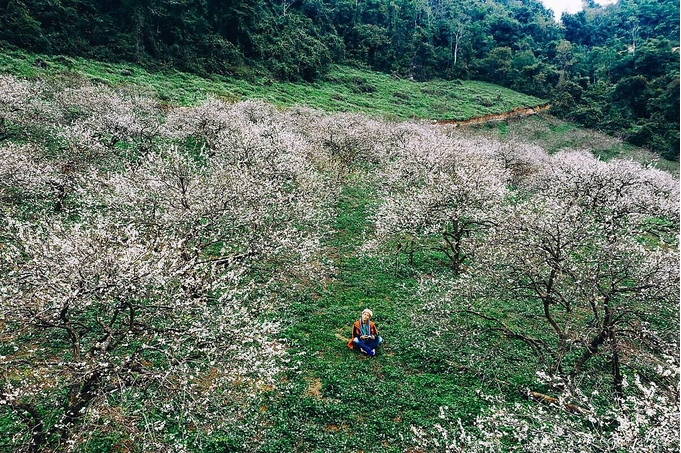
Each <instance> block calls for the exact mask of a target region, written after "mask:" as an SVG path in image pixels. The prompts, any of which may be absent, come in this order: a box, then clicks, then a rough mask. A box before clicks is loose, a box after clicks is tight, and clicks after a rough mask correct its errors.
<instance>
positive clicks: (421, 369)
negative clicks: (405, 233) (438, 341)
mask: <svg viewBox="0 0 681 453" xmlns="http://www.w3.org/2000/svg"><path fill="white" fill-rule="evenodd" d="M373 199H374V194H373V190H372V188H371V187H370V186H368V185H366V184H365V183H364V182H363V181H362V180H361V179H360V178H355V179H352V180H350V181H349V183H348V184H347V185H346V186H345V187H344V189H343V193H342V194H341V197H340V200H339V203H338V205H337V217H336V219H335V225H334V227H335V234H334V235H333V237H331V238H329V241H328V244H327V245H328V247H329V248H330V250H332V251H333V252H332V253H331V254H332V255H335V256H336V264H337V266H338V271H337V275H336V281H335V282H334V283H333V284H331V285H330V286H328V287H325V288H320V289H319V290H318V291H317V292H312V293H310V294H307V295H305V296H302V297H301V298H300V299H299V300H296V301H292V303H291V305H290V306H289V307H288V308H287V313H286V315H285V319H288V320H289V323H288V327H287V329H286V330H285V336H286V338H287V339H288V340H289V342H290V346H291V348H290V351H289V353H290V355H291V356H292V357H296V358H297V360H298V361H299V363H298V368H297V369H296V370H295V371H293V372H291V373H289V375H288V376H286V378H285V379H284V380H283V382H282V383H281V384H280V385H281V388H280V390H281V391H279V392H276V393H275V392H273V393H270V394H268V395H265V396H264V397H263V400H262V402H261V404H262V408H263V410H264V412H265V417H266V420H267V422H266V423H265V425H266V428H265V429H264V431H263V433H262V439H263V440H264V444H263V446H262V449H261V451H266V452H281V451H301V452H346V451H347V452H350V451H353V452H354V451H364V452H365V453H369V452H395V453H397V452H403V451H406V449H408V448H409V447H410V442H409V440H408V437H409V435H410V434H411V426H412V425H413V426H426V427H430V426H433V425H434V424H436V423H438V422H441V420H440V419H439V408H440V406H447V407H448V408H449V410H450V411H451V414H453V415H455V417H460V418H461V419H462V420H464V422H466V423H472V421H473V420H474V418H475V416H476V415H477V414H478V413H479V410H480V408H481V407H483V406H484V405H485V404H486V402H485V401H484V400H483V399H482V398H481V397H480V395H479V394H478V393H477V392H478V391H479V390H480V389H483V390H484V389H485V388H488V387H487V385H488V384H489V383H485V382H482V381H481V379H480V377H479V376H478V375H477V374H476V373H474V372H472V371H468V370H463V371H461V370H459V371H457V372H454V371H453V370H446V369H442V368H440V367H438V365H437V364H435V363H430V362H429V358H428V357H423V356H421V355H420V353H418V352H417V351H416V350H415V348H413V347H412V345H411V344H410V343H409V342H408V341H409V340H408V338H409V337H410V336H409V332H410V330H411V329H412V322H413V321H414V320H413V318H412V314H413V313H414V312H416V311H418V307H419V300H418V298H417V297H416V296H415V295H414V293H413V289H414V288H415V287H416V285H417V283H418V282H417V279H416V278H415V277H412V276H409V275H405V274H404V273H396V272H395V269H394V268H393V267H389V268H386V267H385V266H384V265H383V264H382V263H380V262H378V261H377V260H375V259H372V258H369V257H362V256H360V255H359V254H358V253H357V250H356V246H357V245H359V244H361V242H362V239H361V238H362V237H363V235H364V234H365V233H367V232H368V231H369V230H370V228H371V226H370V225H369V223H368V221H367V215H368V214H369V213H370V212H372V210H373V208H374V206H373V202H372V200H373ZM421 262H422V263H423V262H426V261H421ZM365 307H371V308H372V309H373V311H374V320H375V321H376V324H377V326H378V328H379V332H380V334H381V336H382V337H383V338H384V340H385V342H384V344H383V345H382V346H381V347H380V348H379V352H378V354H377V356H376V357H374V358H368V357H366V356H364V355H362V354H360V353H358V352H357V351H352V350H350V349H349V348H348V347H347V345H346V341H347V339H348V338H349V337H350V335H351V330H352V323H353V322H354V321H355V320H356V319H357V318H358V317H359V315H360V313H361V311H362V309H363V308H365ZM462 354H463V355H465V352H462ZM454 358H456V356H455V357H454ZM514 371H515V370H511V371H510V372H514ZM490 382H491V381H490Z"/></svg>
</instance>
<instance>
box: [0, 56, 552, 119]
mask: <svg viewBox="0 0 681 453" xmlns="http://www.w3.org/2000/svg"><path fill="white" fill-rule="evenodd" d="M5 72H9V73H12V74H16V75H20V76H24V77H38V76H39V77H61V78H67V79H68V78H83V79H87V80H92V81H95V82H101V83H106V84H109V85H111V86H125V85H132V86H136V87H143V88H144V89H145V90H146V91H148V93H147V94H148V95H150V96H152V97H154V98H158V99H161V100H163V101H166V102H169V103H173V104H180V105H191V104H195V103H196V102H199V101H201V100H203V99H205V98H206V96H209V95H212V96H216V97H218V98H222V99H228V100H234V101H237V100H244V99H263V100H266V101H268V102H271V103H273V104H275V105H278V106H282V107H288V106H293V105H305V106H309V107H313V108H319V109H323V110H327V111H334V112H361V113H366V114H370V115H377V116H384V117H387V118H394V119H407V118H420V119H432V120H446V119H451V120H463V119H467V118H471V117H476V116H482V115H486V114H491V113H502V112H506V111H509V110H512V109H514V108H519V107H534V106H537V105H541V104H544V103H545V101H544V100H542V99H539V98H536V97H533V96H528V95H524V94H521V93H518V92H515V91H512V90H509V89H506V88H502V87H499V86H497V85H492V84H489V83H484V82H475V81H462V82H460V81H450V82H445V81H434V82H422V83H416V82H412V81H409V80H397V79H393V78H391V77H390V76H388V75H385V74H379V73H374V72H369V71H362V70H359V69H352V68H348V67H341V66H338V67H335V68H334V70H333V71H332V73H331V75H330V76H329V77H328V78H327V80H326V81H322V82H318V83H313V84H309V83H273V82H272V81H271V80H269V79H262V80H259V81H255V82H248V81H245V80H237V79H233V78H229V77H222V76H215V77H213V78H212V79H205V78H201V77H199V76H196V75H193V74H187V73H181V72H177V71H171V72H166V73H149V72H147V71H146V70H145V69H143V68H141V67H139V66H135V65H132V64H110V63H101V62H96V61H91V60H85V59H80V58H67V57H61V56H57V57H51V56H46V55H34V54H26V53H20V52H4V53H2V54H0V73H5Z"/></svg>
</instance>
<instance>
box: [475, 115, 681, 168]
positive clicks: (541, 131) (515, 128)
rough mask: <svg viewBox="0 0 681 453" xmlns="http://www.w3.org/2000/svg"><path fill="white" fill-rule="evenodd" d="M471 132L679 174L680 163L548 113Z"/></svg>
mask: <svg viewBox="0 0 681 453" xmlns="http://www.w3.org/2000/svg"><path fill="white" fill-rule="evenodd" d="M469 131H470V133H472V134H474V135H484V136H488V137H491V138H495V139H500V140H509V139H511V140H514V141H517V142H521V143H527V144H531V145H537V146H540V147H542V148H543V149H544V150H545V151H546V152H548V153H550V154H553V153H555V152H557V151H560V150H567V149H572V150H588V151H589V152H591V153H592V154H593V155H594V156H597V157H598V158H600V159H602V160H606V161H607V160H610V159H631V160H634V161H636V162H640V163H642V164H643V165H651V166H654V167H656V168H659V169H660V170H664V171H667V172H669V173H671V174H673V175H676V176H678V175H679V162H674V161H669V160H666V159H664V158H662V157H660V156H659V155H658V154H655V153H653V152H652V151H648V150H646V149H643V148H639V147H637V146H634V145H630V144H628V143H626V142H624V141H623V140H621V139H619V138H616V137H612V136H609V135H606V134H604V133H601V132H598V131H596V130H593V129H585V128H583V127H580V126H579V125H576V124H573V123H570V122H567V121H563V120H561V119H558V118H556V117H554V116H551V115H548V114H543V113H542V114H539V115H533V116H528V117H525V118H519V119H513V120H511V121H508V122H497V123H488V124H482V125H476V126H472V127H469Z"/></svg>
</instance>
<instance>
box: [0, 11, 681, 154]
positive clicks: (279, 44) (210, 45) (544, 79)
mask: <svg viewBox="0 0 681 453" xmlns="http://www.w3.org/2000/svg"><path fill="white" fill-rule="evenodd" d="M0 43H4V44H2V45H4V46H14V47H19V48H23V49H29V50H33V51H38V52H44V53H51V54H65V55H78V56H86V57H91V58H95V59H98V60H103V61H133V62H136V63H140V64H144V65H145V66H147V67H151V68H155V69H156V68H157V69H161V68H178V69H180V70H184V71H192V72H196V73H199V74H203V75H207V74H211V73H219V74H230V75H234V76H237V77H244V78H253V77H261V76H265V77H273V78H277V79H280V80H294V81H315V80H319V79H320V78H323V77H324V76H325V75H326V74H327V72H328V70H329V67H330V65H331V64H332V63H340V64H347V65H354V66H358V67H364V68H368V69H373V70H377V71H382V72H386V73H390V74H393V75H394V76H395V77H404V78H412V79H414V80H430V79H435V78H441V79H476V80H484V81H489V82H493V83H497V84H499V85H503V86H506V87H509V88H512V89H515V90H518V91H521V92H524V93H527V94H532V95H536V96H541V97H544V98H547V99H550V101H551V103H552V110H553V113H554V114H556V115H558V116H560V117H562V118H566V119H569V120H572V121H576V122H578V123H580V124H582V125H584V126H587V127H592V128H595V129H599V130H601V131H604V132H607V133H609V134H612V135H616V136H618V137H621V138H623V139H625V140H627V141H629V142H631V143H633V144H635V145H638V146H644V147H647V148H650V149H652V150H654V151H656V152H658V153H660V154H661V155H662V156H663V157H666V158H668V159H672V160H678V156H679V3H678V2H676V1H673V0H633V1H631V0H626V1H625V0H621V1H619V2H618V3H616V4H613V5H607V6H600V5H598V4H596V3H595V2H593V1H589V2H585V5H584V9H583V10H582V11H580V12H579V13H576V14H572V15H571V14H564V15H563V16H562V19H561V22H560V23H557V22H556V21H555V20H554V18H553V15H552V13H551V11H549V10H547V9H546V8H545V7H544V6H543V5H542V4H541V3H540V2H539V1H538V0H528V1H522V2H521V1H513V0H461V1H452V0H391V1H388V0H366V1H362V2H360V1H358V0H354V1H353V0H350V1H348V0H276V1H275V0H234V1H229V2H220V1H216V0H176V1H167V0H144V1H129V0H122V1H121V0H91V1H86V0H63V1H58V2H54V1H48V0H3V1H0Z"/></svg>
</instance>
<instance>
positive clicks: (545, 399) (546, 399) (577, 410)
mask: <svg viewBox="0 0 681 453" xmlns="http://www.w3.org/2000/svg"><path fill="white" fill-rule="evenodd" d="M527 394H528V396H529V398H530V399H531V400H533V401H536V402H538V403H543V404H555V405H556V406H560V407H563V408H565V410H567V411H568V412H572V413H574V414H587V413H589V410H588V409H584V408H583V407H580V406H576V405H574V404H569V403H568V404H562V403H561V402H560V400H559V399H558V398H554V397H552V396H549V395H544V394H543V393H539V392H533V391H529V392H528V393H527Z"/></svg>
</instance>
